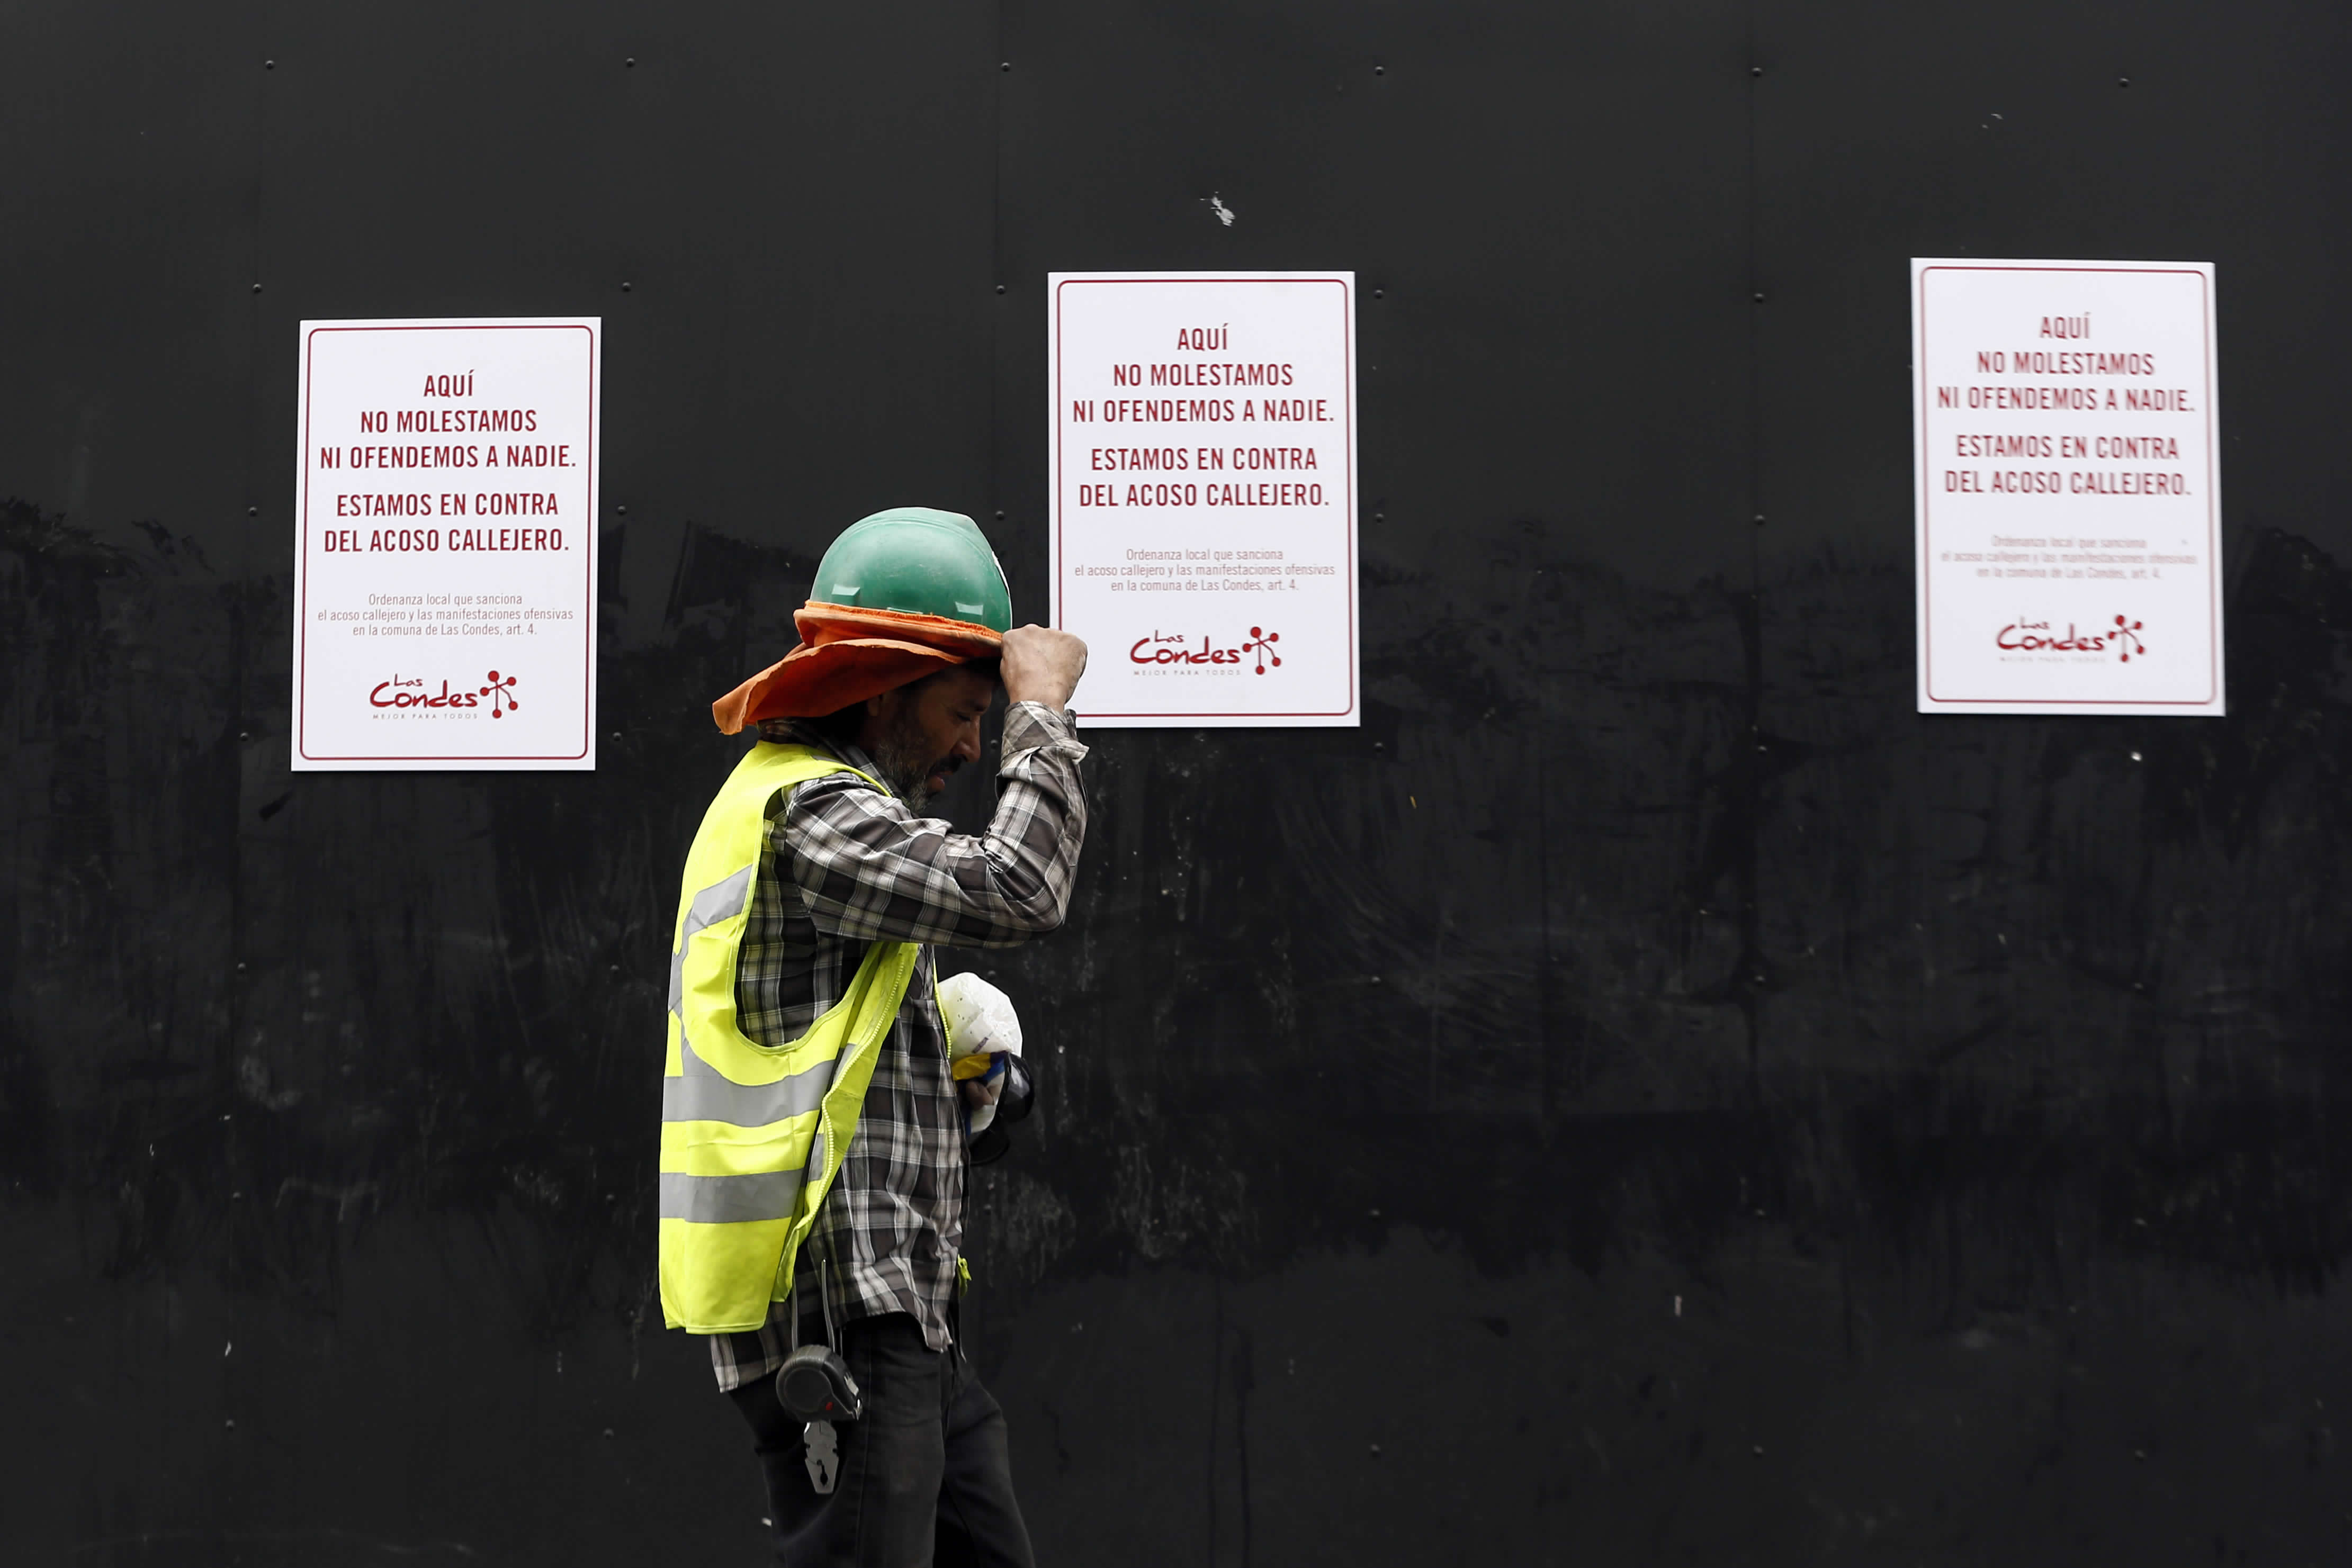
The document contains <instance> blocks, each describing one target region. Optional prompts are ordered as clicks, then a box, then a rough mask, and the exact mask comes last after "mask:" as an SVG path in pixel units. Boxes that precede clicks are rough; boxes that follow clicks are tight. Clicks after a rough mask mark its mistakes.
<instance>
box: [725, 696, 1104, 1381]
mask: <svg viewBox="0 0 2352 1568" xmlns="http://www.w3.org/2000/svg"><path fill="white" fill-rule="evenodd" d="M760 738H761V739H762V740H777V741H791V742H796V743H798V744H801V745H805V746H814V747H817V748H818V749H819V750H822V751H826V752H829V753H831V754H832V755H834V756H836V757H838V758H841V760H842V761H844V762H846V763H848V764H849V765H850V766H851V767H853V768H858V769H860V770H861V771H863V772H866V773H869V774H872V775H874V776H875V777H876V778H880V777H881V773H880V770H879V769H878V768H877V767H876V766H875V764H874V760H873V758H869V757H868V756H866V753H865V752H864V751H862V750H860V749H858V748H857V747H855V746H848V745H835V744H830V743H828V742H826V741H825V740H824V738H823V737H819V736H818V735H817V734H816V733H815V732H814V731H813V730H810V729H809V728H807V727H805V726H803V725H800V724H797V723H795V722H794V721H793V720H790V719H777V720H770V721H768V722H766V723H763V724H761V727H760ZM1086 754H1087V748H1086V747H1084V746H1082V745H1080V744H1079V743H1078V741H1077V739H1076V737H1075V736H1073V735H1072V734H1071V731H1070V720H1069V718H1068V716H1066V715H1063V714H1058V713H1055V712H1054V711H1053V710H1051V709H1050V708H1047V707H1045V706H1043V705H1041V704H1038V703H1025V702H1024V703H1016V704H1014V705H1013V707H1012V708H1011V709H1010V710H1009V711H1008V712H1007V713H1006V714H1005V716H1004V741H1003V762H1002V763H1001V765H1000V766H999V767H998V768H997V774H996V777H997V790H998V793H997V801H996V813H995V816H994V817H993V818H992V820H991V821H990V822H989V825H988V831H987V833H986V834H985V835H984V836H982V837H977V838H975V837H972V836H971V835H970V834H963V833H953V832H950V831H948V824H947V823H945V822H943V821H937V820H934V819H927V818H922V817H918V816H916V815H915V814H914V813H913V812H912V811H910V810H908V808H907V806H906V805H905V803H904V802H902V801H900V800H898V799H897V797H895V796H892V795H885V794H881V793H878V792H877V791H876V790H875V789H873V788H872V787H871V786H869V785H867V784H866V782H865V780H863V779H859V778H857V777H856V775H855V774H850V773H830V774H827V775H825V776H824V777H823V778H821V779H811V780H809V781H808V782H807V783H805V784H803V785H800V786H798V787H797V788H795V789H793V790H792V791H791V793H790V794H789V796H786V797H784V798H783V799H782V801H781V809H780V810H779V809H777V808H776V807H773V806H772V807H771V811H772V815H771V816H770V818H769V822H768V835H767V841H766V842H765V843H764V844H763V845H762V847H761V851H760V871H759V875H758V878H757V880H756V881H755V883H753V893H752V895H751V912H750V915H749V917H748V921H747V924H746V925H745V927H744V931H743V946H742V951H741V956H740V959H739V961H738V968H737V977H736V982H735V1000H736V1006H737V1008H738V1009H739V1011H740V1015H741V1023H742V1029H743V1032H744V1033H745V1034H747V1035H749V1036H750V1037H751V1039H752V1040H757V1041H758V1042H759V1043H760V1044H761V1045H782V1044H783V1043H785V1042H787V1041H789V1040H796V1039H798V1038H799V1037H800V1036H801V1035H802V1034H803V1033H804V1032H805V1031H806V1030H807V1029H808V1026H809V1025H810V1023H811V1022H813V1021H814V1019H816V1017H817V1016H818V1015H819V1014H821V1013H823V1012H824V1010H825V1009H827V1008H830V1007H832V1006H833V1005H834V1003H835V1002H836V1001H838V1000H839V999H840V998H841V993H842V990H843V988H845V986H847V984H848V983H849V981H850V979H851V978H852V977H855V976H856V973H857V966H858V965H859V963H861V962H862V961H863V960H864V959H865V956H866V948H867V946H869V945H871V944H872V943H873V942H875V941H877V940H878V939H887V940H890V941H898V942H919V943H922V944H924V946H923V949H922V952H921V955H920V956H919V958H918V960H917V963H916V966H915V977H914V981H913V983H912V984H910V985H909V986H908V988H907V999H906V1001H905V1002H904V1003H903V1004H901V1005H900V1007H899V1009H898V1018H897V1019H896V1020H894V1021H893V1022H892V1024H891V1026H890V1032H889V1034H888V1036H887V1038H886V1039H885V1040H884V1041H883V1044H882V1051H881V1055H880V1057H879V1058H878V1059H877V1061H876V1062H875V1066H874V1082H873V1083H872V1084H871V1085H870V1086H869V1087H868V1088H867V1089H866V1103H865V1106H864V1109H863V1110H862V1112H861V1113H860V1114H859V1116H858V1121H857V1132H856V1136H855V1137H853V1138H852V1139H851V1140H850V1144H849V1152H848V1154H847V1155H845V1156H844V1157H843V1160H842V1163H841V1171H840V1174H839V1175H837V1176H835V1178H834V1183H833V1187H832V1189H831V1190H830V1191H829V1192H827V1193H826V1194H825V1197H824V1207H822V1208H820V1209H819V1210H818V1211H817V1218H816V1225H815V1227H814V1229H813V1230H812V1231H811V1232H810V1234H809V1239H808V1242H807V1244H806V1245H805V1246H804V1247H803V1249H802V1256H801V1260H800V1263H799V1265H798V1267H797V1269H796V1270H795V1271H794V1278H795V1279H796V1280H797V1281H802V1283H803V1284H805V1285H808V1286H819V1285H820V1282H821V1288H822V1289H823V1291H824V1297H825V1305H826V1307H827V1309H828V1310H829V1311H830V1312H832V1314H833V1318H834V1321H835V1322H836V1323H840V1322H849V1321H851V1320H853V1319H856V1318H861V1317H870V1316H874V1315H877V1314H879V1313H882V1312H906V1313H908V1314H910V1315H911V1316H912V1317H913V1318H914V1320H915V1321H916V1322H918V1323H919V1324H920V1325H921V1326H922V1331H923V1339H924V1342H925V1343H928V1344H929V1346H930V1347H931V1348H932V1349H933V1350H944V1349H946V1348H947V1346H948V1343H949V1330H948V1307H949V1303H950V1301H952V1300H953V1299H954V1293H955V1288H956V1265H957V1262H958V1260H960V1258H961V1250H962V1245H963V1202H964V1188H965V1176H966V1171H967V1169H968V1166H967V1162H966V1159H965V1154H964V1115H963V1102H962V1099H961V1095H960V1093H959V1092H958V1090H957V1088H956V1085H955V1083H954V1082H953V1081H952V1080H951V1079H950V1077H949V1076H948V1060H947V1035H946V1031H945V1030H944V1029H942V1028H941V1026H940V1012H939V1003H938V1000H937V998H936V996H935V994H934V988H935V983H936V973H937V971H936V965H935V963H934V959H933V955H932V952H931V945H932V944H935V943H936V944H943V945H945V946H950V947H1010V946H1014V945H1016V944H1018V943H1020V942H1024V941H1025V940H1027V939H1028V938H1029V937H1031V936H1035V935H1036V934H1037V933H1039V932H1041V931H1050V930H1052V929H1054V928H1055V926H1057V925H1060V924H1061V923H1062V915H1063V912H1064V911H1065V910H1066V908H1067V907H1068V905H1069V901H1070V883H1071V879H1072V876H1073V873H1075V872H1076V867H1077V861H1078V848H1079V845H1080V843H1081V842H1082V841H1083V840H1084V839H1085V836H1086V829H1087V803H1086V796H1085V794H1084V792H1083V790H1082V789H1081V787H1080V784H1079V780H1078V763H1079V761H1080V760H1081V759H1082V758H1085V756H1086ZM820 1260H822V1262H821V1264H820ZM820 1276H821V1281H820ZM803 1299H804V1300H805V1299H806V1297H805V1296H803ZM792 1308H793V1303H792V1302H789V1301H779V1302H777V1303H775V1305H774V1306H773V1307H772V1309H771V1310H770V1312H769V1315H768V1322H767V1324H766V1326H764V1327H762V1328H760V1329H757V1330H755V1331H753V1332H751V1333H732V1334H726V1333H722V1334H713V1335H711V1336H710V1361H711V1365H712V1368H713V1369H714V1370H715V1371H716V1372H717V1373H718V1375H719V1387H721V1388H734V1387H736V1386H738V1385H741V1384H743V1383H746V1382H749V1381H751V1380H752V1379H754V1378H758V1377H764V1376H770V1375H773V1374H774V1372H775V1371H776V1369H777V1368H778V1367H780V1366H782V1364H783V1363H784V1357H785V1356H786V1355H787V1354H789V1349H790V1344H791V1321H790V1315H789V1314H790V1312H791V1311H792Z"/></svg>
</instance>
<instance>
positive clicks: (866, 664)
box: [710, 599, 1004, 735]
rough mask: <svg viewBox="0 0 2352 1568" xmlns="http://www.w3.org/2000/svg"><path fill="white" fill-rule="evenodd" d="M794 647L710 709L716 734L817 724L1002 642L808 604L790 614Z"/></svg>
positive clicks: (908, 619)
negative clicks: (773, 721)
mask: <svg viewBox="0 0 2352 1568" xmlns="http://www.w3.org/2000/svg"><path fill="white" fill-rule="evenodd" d="M793 624H794V625H795V626H796V627H797V628H798V629H799V631H800V634H801V643H800V646H798V647H796V648H794V649H793V651H792V652H791V653H787V654H785V655H784V656H783V657H782V658H781V659H779V660H777V661H776V662H775V663H774V664H771V665H769V666H768V667H767V668H766V669H764V670H762V671H761V672H760V673H759V674H756V675H753V676H752V677H751V679H750V680H748V681H745V682H744V683H743V684H742V685H740V686H737V687H736V688H735V689H734V690H733V691H731V692H729V693H728V694H727V695H725V696H723V697H720V698H719V700H718V701H717V702H715V703H712V704H711V705H710V716H711V718H712V719H713V720H714V721H716V722H717V724H718V726H719V730H720V732H721V733H723V734H727V735H734V734H736V733H738V732H739V731H740V730H742V729H743V728H744V727H746V726H749V725H754V724H757V723H759V722H760V721H761V719H763V718H815V717H818V716H821V715H824V714H829V713H838V712H839V711H840V710H841V709H843V708H845V707H847V706H849V705H850V704H852V703H861V702H864V701H865V700H866V698H868V697H874V696H879V695H882V694H883V693H884V692H887V691H889V690H891V689H892V688H894V687H897V686H903V685H906V684H907V683H908V682H909V681H915V680H920V679H921V678H922V677H923V676H925V675H929V674H936V673H937V672H939V671H940V670H944V669H947V668H949V667H950V666H951V665H955V664H964V663H966V662H968V661H970V660H972V659H992V658H994V657H995V656H996V655H997V653H998V652H999V651H1001V650H1002V649H1003V645H1004V639H1003V636H1002V635H1001V634H1000V633H998V632H994V631H992V630H991V629H990V628H988V627H986V626H982V625H979V624H977V623H975V622H970V621H951V620H950V619H948V618H947V617H946V616H944V615H918V614H914V613H912V612H908V611H903V610H860V609H858V608H856V607H855V606H853V605H847V604H827V603H825V602H824V601H821V600H814V599H812V600H810V601H808V603H806V604H805V605H803V606H802V607H801V608H800V609H799V610H798V611H796V612H793Z"/></svg>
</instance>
